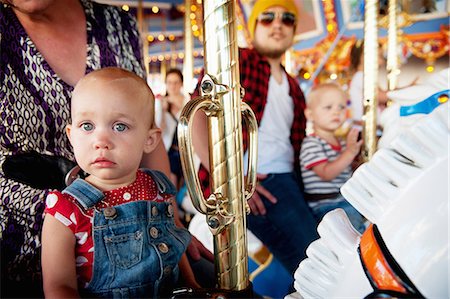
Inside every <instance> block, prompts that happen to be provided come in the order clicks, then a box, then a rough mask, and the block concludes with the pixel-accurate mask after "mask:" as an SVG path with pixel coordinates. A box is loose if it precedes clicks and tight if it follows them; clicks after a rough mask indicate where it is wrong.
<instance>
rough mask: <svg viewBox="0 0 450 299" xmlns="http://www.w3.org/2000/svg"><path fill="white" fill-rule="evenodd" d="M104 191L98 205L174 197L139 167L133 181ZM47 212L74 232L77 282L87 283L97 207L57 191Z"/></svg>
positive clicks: (85, 284) (47, 200)
mask: <svg viewBox="0 0 450 299" xmlns="http://www.w3.org/2000/svg"><path fill="white" fill-rule="evenodd" d="M103 194H104V195H105V197H104V199H103V200H102V201H101V202H99V203H98V204H97V205H96V207H97V208H99V209H102V208H106V207H110V206H117V205H120V204H123V203H127V202H132V201H140V200H150V201H158V202H162V201H169V200H170V199H171V198H172V197H173V196H172V195H170V194H160V193H159V192H158V187H157V185H156V183H155V181H153V179H152V178H151V177H150V176H149V175H147V174H145V173H144V172H142V171H140V170H138V172H137V175H136V180H135V181H134V183H132V184H131V185H129V186H125V187H121V188H118V189H115V190H111V191H106V192H103ZM44 213H45V214H50V215H52V216H53V217H55V218H56V219H57V220H59V221H60V222H61V223H62V224H64V225H65V226H67V227H68V228H69V229H70V230H71V231H72V233H73V234H74V236H75V238H76V245H75V260H76V269H77V278H78V283H79V285H80V286H81V287H85V286H87V284H88V283H89V281H90V280H91V278H92V268H93V264H94V240H93V238H92V221H93V216H94V209H89V210H87V211H86V210H84V209H82V208H81V206H80V205H78V204H77V201H76V199H75V198H73V197H72V196H71V195H69V194H66V193H61V192H59V191H55V192H51V193H49V194H48V196H47V199H46V208H45V211H44Z"/></svg>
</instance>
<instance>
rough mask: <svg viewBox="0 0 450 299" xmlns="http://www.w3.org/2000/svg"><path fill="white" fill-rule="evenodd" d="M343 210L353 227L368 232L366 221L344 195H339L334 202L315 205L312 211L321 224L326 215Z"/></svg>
mask: <svg viewBox="0 0 450 299" xmlns="http://www.w3.org/2000/svg"><path fill="white" fill-rule="evenodd" d="M337 208H341V209H343V210H344V211H345V213H346V214H347V217H348V218H349V220H350V222H351V224H352V225H353V227H354V228H355V229H356V230H357V231H359V232H360V233H363V232H364V231H365V230H366V226H365V219H364V217H363V216H361V214H360V213H359V212H358V211H357V210H356V209H355V208H354V207H353V206H352V205H351V204H350V203H349V202H348V201H346V200H345V198H344V197H343V196H342V195H339V196H338V197H337V198H335V200H333V201H327V200H324V202H319V203H315V205H314V206H312V207H311V211H312V213H313V215H314V217H315V218H316V220H317V221H318V222H320V221H321V220H322V218H323V216H325V214H326V213H328V212H330V211H332V210H334V209H337Z"/></svg>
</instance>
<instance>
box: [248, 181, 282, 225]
mask: <svg viewBox="0 0 450 299" xmlns="http://www.w3.org/2000/svg"><path fill="white" fill-rule="evenodd" d="M257 178H258V180H264V179H265V178H267V174H259V173H258V174H257ZM260 194H261V195H262V196H264V197H265V198H267V199H268V200H269V201H270V202H271V203H273V204H276V203H277V199H276V197H275V196H273V195H272V193H270V192H269V191H268V190H267V189H266V188H264V187H263V186H262V185H260V184H259V183H258V184H257V185H256V190H255V192H254V193H253V195H252V197H251V198H250V199H249V200H248V205H249V206H250V210H251V211H252V213H253V215H255V216H257V215H265V214H266V208H265V207H264V204H263V202H262V200H261V197H260V196H259V195H260Z"/></svg>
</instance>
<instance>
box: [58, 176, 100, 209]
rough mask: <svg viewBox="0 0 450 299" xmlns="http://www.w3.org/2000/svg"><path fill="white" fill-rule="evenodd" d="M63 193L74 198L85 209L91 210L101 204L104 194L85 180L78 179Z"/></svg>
mask: <svg viewBox="0 0 450 299" xmlns="http://www.w3.org/2000/svg"><path fill="white" fill-rule="evenodd" d="M62 193H67V194H69V195H71V196H73V197H74V198H75V199H76V200H77V202H78V203H79V204H80V205H81V206H82V207H83V208H84V209H86V210H87V209H90V208H92V207H93V206H95V205H96V204H97V203H98V202H100V201H101V200H102V199H103V197H104V194H103V192H102V191H100V190H99V189H97V188H95V187H94V186H92V185H91V184H89V183H88V182H86V181H85V180H83V179H76V180H75V181H74V182H73V183H72V184H70V185H69V186H67V188H66V189H64V190H63V191H62Z"/></svg>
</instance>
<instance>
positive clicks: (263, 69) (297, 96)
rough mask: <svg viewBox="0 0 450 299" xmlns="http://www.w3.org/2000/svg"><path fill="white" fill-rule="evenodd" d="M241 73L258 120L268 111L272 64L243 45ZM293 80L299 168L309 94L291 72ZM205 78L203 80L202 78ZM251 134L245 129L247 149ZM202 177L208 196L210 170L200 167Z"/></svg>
mask: <svg viewBox="0 0 450 299" xmlns="http://www.w3.org/2000/svg"><path fill="white" fill-rule="evenodd" d="M239 73H240V81H241V85H242V86H243V87H244V88H245V96H244V99H243V101H244V102H246V103H247V104H248V105H249V106H250V107H251V108H252V110H253V112H254V113H255V116H256V120H257V121H258V123H261V119H262V116H263V113H264V108H265V106H266V103H267V93H268V90H269V79H270V65H269V63H268V62H267V60H266V59H265V58H264V57H263V56H262V55H261V54H259V53H258V52H257V51H256V50H254V49H239ZM287 78H288V82H289V95H290V96H291V97H292V100H293V102H294V121H293V122H292V127H291V136H290V139H291V144H292V146H293V148H294V163H295V164H294V169H295V170H296V171H297V172H298V171H299V167H300V164H299V155H300V147H301V144H302V141H303V138H304V137H305V130H306V118H305V114H304V110H305V107H306V104H305V97H304V96H303V92H302V90H301V89H300V86H299V85H298V82H297V81H296V80H295V79H294V78H292V77H291V76H290V75H289V74H287ZM200 81H201V79H200V80H199V82H200ZM198 94H199V92H198V88H197V89H196V90H195V92H194V94H193V96H197V95H198ZM246 135H247V134H246V132H245V129H244V133H243V136H244V149H246V148H247V146H246V143H247V142H246V141H247V138H246V137H245V136H246ZM199 178H200V181H201V182H202V186H203V188H204V190H205V192H204V193H205V196H207V195H208V194H209V190H208V189H209V188H208V187H209V173H208V171H207V170H206V169H205V168H203V167H202V166H201V167H200V170H199Z"/></svg>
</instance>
